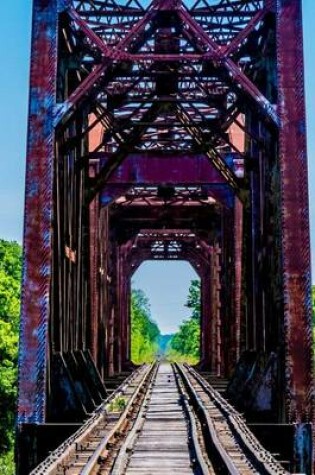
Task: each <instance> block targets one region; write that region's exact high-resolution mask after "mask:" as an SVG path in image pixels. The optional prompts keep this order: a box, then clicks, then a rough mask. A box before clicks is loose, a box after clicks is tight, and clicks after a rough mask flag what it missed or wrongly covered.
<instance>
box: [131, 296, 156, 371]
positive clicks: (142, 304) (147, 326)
mask: <svg viewBox="0 0 315 475" xmlns="http://www.w3.org/2000/svg"><path fill="white" fill-rule="evenodd" d="M159 336H160V330H159V328H158V326H157V324H156V323H155V322H153V321H152V319H151V313H150V306H149V301H148V299H147V297H146V296H145V294H144V292H143V291H142V290H133V291H132V294H131V360H132V361H133V362H134V363H136V364H141V363H145V362H150V361H153V360H154V358H155V356H156V353H157V350H158V339H159Z"/></svg>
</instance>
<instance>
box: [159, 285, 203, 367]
mask: <svg viewBox="0 0 315 475" xmlns="http://www.w3.org/2000/svg"><path fill="white" fill-rule="evenodd" d="M186 307H187V308H189V309H190V310H191V315H190V317H189V318H188V319H187V320H184V321H183V323H182V324H181V325H180V326H179V330H178V332H177V333H175V335H173V337H172V339H171V341H170V343H169V346H168V350H167V352H166V355H167V358H168V359H169V360H170V361H176V362H178V363H182V362H187V363H189V364H196V363H198V361H199V360H200V308H201V305H200V280H192V281H191V284H190V287H189V293H188V298H187V303H186Z"/></svg>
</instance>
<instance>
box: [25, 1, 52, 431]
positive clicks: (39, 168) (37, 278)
mask: <svg viewBox="0 0 315 475" xmlns="http://www.w3.org/2000/svg"><path fill="white" fill-rule="evenodd" d="M57 3H58V2H57V0H51V1H49V2H47V1H46V0H34V2H33V34H32V58H31V77H30V106H29V125H28V145H27V162H26V192H25V221H24V267H23V281H22V286H23V292H22V307H21V327H20V328H21V332H20V353H19V402H18V423H19V424H24V423H28V424H31V423H33V424H38V423H42V422H44V420H45V415H46V376H47V354H48V348H49V340H48V320H49V306H50V300H49V298H50V286H51V260H52V236H51V229H52V219H53V192H52V191H53V159H54V140H53V138H54V129H53V114H54V106H55V96H56V76H57V29H58V15H57V6H58V5H57ZM35 243H36V245H35Z"/></svg>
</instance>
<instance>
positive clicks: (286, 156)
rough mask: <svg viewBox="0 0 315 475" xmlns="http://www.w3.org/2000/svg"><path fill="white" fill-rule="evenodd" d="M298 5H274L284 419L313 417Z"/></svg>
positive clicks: (286, 1) (283, 0)
mask: <svg viewBox="0 0 315 475" xmlns="http://www.w3.org/2000/svg"><path fill="white" fill-rule="evenodd" d="M301 4H302V2H301V1H299V0H279V1H278V2H277V5H278V10H277V20H278V21H277V54H278V82H279V101H278V102H279V114H280V118H281V126H280V176H281V201H282V202H281V211H282V256H283V293H284V337H285V371H286V381H287V383H286V384H287V387H286V409H287V418H288V420H289V421H293V422H308V421H310V420H311V418H312V417H313V416H312V414H313V407H312V406H313V402H312V401H313V397H314V387H313V367H312V366H313V365H312V318H311V316H312V310H311V273H310V237H309V204H308V178H307V156H306V126H305V105H304V79H303V39H302V12H301Z"/></svg>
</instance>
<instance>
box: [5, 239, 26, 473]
mask: <svg viewBox="0 0 315 475" xmlns="http://www.w3.org/2000/svg"><path fill="white" fill-rule="evenodd" d="M21 254H22V250H21V246H20V245H19V244H17V243H16V242H8V241H5V240H3V239H0V457H1V459H0V471H1V473H3V474H8V475H9V474H11V473H12V474H13V473H14V468H13V456H12V449H13V443H14V437H13V434H14V419H15V405H16V394H17V355H18V328H19V314H20V280H21V260H22V259H21Z"/></svg>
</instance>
